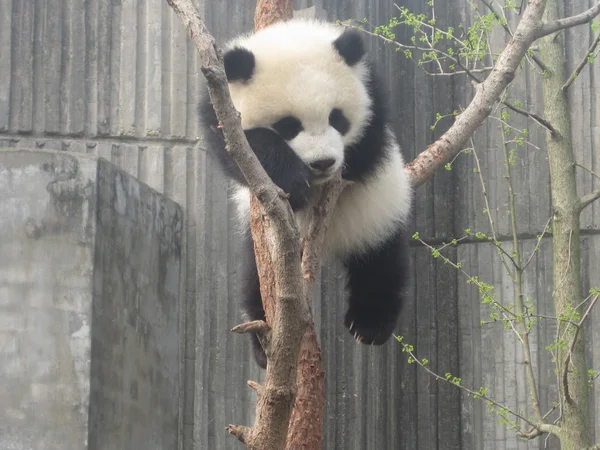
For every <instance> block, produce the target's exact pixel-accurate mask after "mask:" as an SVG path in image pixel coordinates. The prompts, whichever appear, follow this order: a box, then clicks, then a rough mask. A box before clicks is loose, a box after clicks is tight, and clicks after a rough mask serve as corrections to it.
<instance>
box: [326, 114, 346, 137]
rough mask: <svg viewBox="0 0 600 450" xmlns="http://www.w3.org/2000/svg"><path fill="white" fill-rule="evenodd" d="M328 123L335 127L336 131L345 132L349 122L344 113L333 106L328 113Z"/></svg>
mask: <svg viewBox="0 0 600 450" xmlns="http://www.w3.org/2000/svg"><path fill="white" fill-rule="evenodd" d="M329 125H331V126H332V127H333V128H335V129H336V130H337V131H338V133H340V134H342V135H343V134H346V133H347V132H348V130H349V129H350V122H348V119H346V116H344V113H343V112H342V110H341V109H339V108H333V109H332V110H331V113H329Z"/></svg>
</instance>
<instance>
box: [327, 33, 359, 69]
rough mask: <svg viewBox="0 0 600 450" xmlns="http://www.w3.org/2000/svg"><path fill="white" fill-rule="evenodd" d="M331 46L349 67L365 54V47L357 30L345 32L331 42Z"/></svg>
mask: <svg viewBox="0 0 600 450" xmlns="http://www.w3.org/2000/svg"><path fill="white" fill-rule="evenodd" d="M333 46H334V47H335V49H336V50H337V52H338V53H339V54H340V56H341V57H342V58H344V61H346V64H348V65H349V66H353V65H355V64H356V63H357V62H359V61H360V60H361V58H362V57H363V56H364V54H365V45H364V43H363V40H362V36H361V35H360V33H359V32H358V31H357V30H351V29H347V30H345V31H344V32H343V33H342V34H341V35H340V36H339V37H338V38H337V39H336V40H335V41H333Z"/></svg>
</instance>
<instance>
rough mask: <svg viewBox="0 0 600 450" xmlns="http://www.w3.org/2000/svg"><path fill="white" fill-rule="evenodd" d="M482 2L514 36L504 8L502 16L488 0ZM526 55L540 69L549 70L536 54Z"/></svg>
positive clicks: (510, 34)
mask: <svg viewBox="0 0 600 450" xmlns="http://www.w3.org/2000/svg"><path fill="white" fill-rule="evenodd" d="M481 3H483V4H484V5H485V6H486V7H487V8H488V9H489V10H490V12H491V13H492V14H493V15H494V17H496V20H497V21H498V23H499V24H500V25H501V26H502V28H504V31H506V32H507V33H508V35H509V36H510V37H511V38H512V37H513V32H512V30H511V29H510V27H509V26H508V18H507V17H506V15H505V14H504V10H503V9H502V8H500V11H502V16H501V15H500V13H498V11H497V10H496V8H494V5H492V4H491V3H489V2H488V1H487V0H481ZM525 56H526V57H527V58H528V59H529V58H531V59H532V60H533V62H535V63H536V64H537V65H538V66H539V67H540V69H542V70H544V71H547V70H548V67H547V66H546V65H545V64H544V63H543V62H542V60H541V59H540V58H538V57H537V56H536V55H535V54H532V55H529V54H525Z"/></svg>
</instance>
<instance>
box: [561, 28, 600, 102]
mask: <svg viewBox="0 0 600 450" xmlns="http://www.w3.org/2000/svg"><path fill="white" fill-rule="evenodd" d="M599 43H600V33H599V34H598V36H596V39H594V42H592V45H590V48H588V51H587V52H586V54H585V56H584V57H583V59H582V60H581V62H580V63H579V65H578V66H577V68H576V69H575V71H574V72H573V73H572V74H571V76H570V77H569V79H568V80H567V82H566V83H565V84H563V87H562V88H561V90H563V91H564V90H565V89H567V88H568V87H569V86H571V84H573V81H575V79H576V78H577V77H578V76H579V74H580V73H581V71H582V70H583V68H584V67H585V66H586V64H588V57H589V56H590V55H591V54H592V53H594V50H596V47H597V46H598V44H599Z"/></svg>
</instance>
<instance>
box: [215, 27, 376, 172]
mask: <svg viewBox="0 0 600 450" xmlns="http://www.w3.org/2000/svg"><path fill="white" fill-rule="evenodd" d="M364 54H365V49H364V45H363V42H362V38H361V36H360V35H359V32H358V31H355V30H344V29H343V28H342V27H338V26H335V25H333V24H328V23H323V22H316V21H300V20H293V21H289V22H282V23H278V24H276V25H273V26H271V27H268V28H265V29H263V30H261V31H259V32H257V33H255V34H251V35H247V36H243V37H241V38H238V39H236V40H234V41H233V42H232V43H230V44H229V46H228V49H227V51H226V52H225V54H224V65H225V72H226V74H227V79H228V81H229V88H230V91H231V97H232V100H233V103H234V105H235V107H236V108H237V110H238V111H239V112H240V114H241V118H242V126H243V128H244V129H246V130H248V129H252V128H269V129H272V130H274V131H275V132H277V133H278V134H279V135H280V136H281V137H282V138H283V139H285V141H286V142H287V144H288V145H289V146H290V147H291V148H292V149H293V150H294V151H295V152H296V154H297V155H298V156H299V157H300V158H301V159H302V160H303V161H304V162H305V163H306V164H308V165H309V166H310V167H311V168H312V169H313V171H314V172H315V177H316V182H323V181H326V180H327V179H329V178H330V177H331V176H333V174H334V173H335V172H336V171H337V169H339V168H340V166H342V165H343V164H344V149H345V148H346V147H348V146H350V145H352V144H354V143H356V142H357V141H358V140H359V139H360V138H361V136H362V134H363V132H364V130H365V128H366V126H367V124H368V123H369V121H370V117H371V114H372V113H371V99H370V97H369V94H368V90H367V85H368V82H369V80H368V70H367V67H366V65H365V62H364V58H363V57H364Z"/></svg>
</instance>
